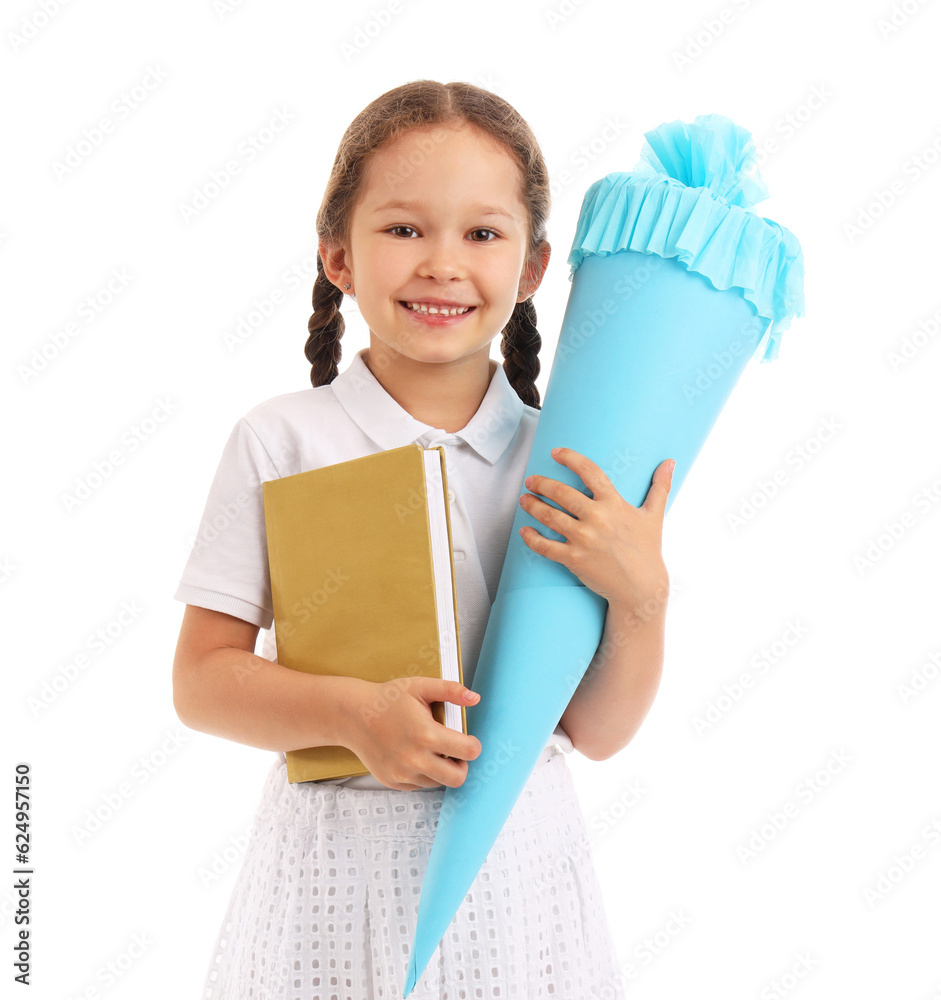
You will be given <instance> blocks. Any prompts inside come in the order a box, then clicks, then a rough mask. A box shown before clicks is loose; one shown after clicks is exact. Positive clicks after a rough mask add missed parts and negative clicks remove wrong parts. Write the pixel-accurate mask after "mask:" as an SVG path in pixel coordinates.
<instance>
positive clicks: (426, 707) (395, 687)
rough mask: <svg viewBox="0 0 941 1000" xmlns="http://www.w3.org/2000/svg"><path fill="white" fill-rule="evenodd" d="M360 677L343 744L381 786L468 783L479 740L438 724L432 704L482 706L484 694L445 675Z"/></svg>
mask: <svg viewBox="0 0 941 1000" xmlns="http://www.w3.org/2000/svg"><path fill="white" fill-rule="evenodd" d="M357 680H359V682H360V683H359V684H358V685H357V687H356V689H355V691H354V694H353V697H352V699H351V702H350V703H349V705H348V710H347V720H348V729H347V738H346V741H345V742H344V744H343V745H344V746H346V747H347V748H349V749H350V750H352V751H353V753H355V754H356V756H357V757H359V759H360V760H361V761H362V762H363V764H365V765H366V767H368V768H369V773H370V774H371V775H372V776H373V777H374V778H375V779H376V780H377V781H378V782H379V783H380V784H383V785H385V786H386V787H387V788H394V789H395V790H396V791H406V792H411V791H414V790H415V789H416V788H437V787H438V786H439V785H447V786H448V787H449V788H457V787H458V786H459V785H463V784H464V780H465V779H466V778H467V762H468V761H469V760H476V759H477V757H479V756H480V751H481V746H480V740H478V739H477V737H476V736H471V735H470V734H469V733H461V732H458V731H457V730H454V729H449V728H448V727H447V726H443V725H441V723H439V722H436V721H435V718H434V716H433V715H432V714H431V706H432V704H434V703H435V702H438V701H441V702H444V701H450V702H453V703H454V704H455V705H464V707H465V708H466V707H469V706H470V705H476V704H478V703H479V700H480V695H478V694H477V693H476V692H473V691H471V690H470V688H468V687H465V686H464V685H463V684H460V683H459V682H458V681H447V680H442V679H441V678H440V677H396V678H394V679H393V680H390V681H382V682H378V681H367V680H365V679H363V678H357ZM467 694H470V695H471V697H470V698H467V697H465V695H467ZM453 758H456V759H453Z"/></svg>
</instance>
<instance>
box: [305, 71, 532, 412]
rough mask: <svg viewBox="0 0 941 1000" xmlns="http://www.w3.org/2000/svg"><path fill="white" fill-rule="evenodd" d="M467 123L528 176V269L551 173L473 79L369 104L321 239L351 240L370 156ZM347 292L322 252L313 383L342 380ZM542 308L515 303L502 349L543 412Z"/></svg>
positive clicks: (512, 113) (335, 175)
mask: <svg viewBox="0 0 941 1000" xmlns="http://www.w3.org/2000/svg"><path fill="white" fill-rule="evenodd" d="M462 123H467V124H470V125H473V126H475V127H476V128H478V129H480V130H481V131H482V132H484V133H486V134H488V135H489V136H491V137H492V138H493V139H494V140H496V141H497V142H498V143H500V144H501V145H502V146H503V147H504V148H505V149H506V150H507V152H508V153H509V154H510V155H511V156H512V157H513V158H514V159H515V160H516V161H517V163H518V164H519V166H520V173H521V176H522V191H521V198H522V201H523V203H524V204H525V205H526V206H527V208H528V210H529V247H528V252H527V266H529V265H530V264H532V263H533V262H534V260H535V258H536V256H537V254H538V252H539V250H540V247H541V245H542V244H543V243H544V242H545V240H546V221H547V219H548V216H549V204H550V197H549V177H548V172H547V170H546V165H545V162H544V160H543V157H542V152H541V150H540V148H539V144H538V142H537V141H536V138H535V136H534V135H533V133H532V131H531V129H530V128H529V126H528V125H527V124H526V122H525V121H524V120H523V118H522V117H521V116H520V115H519V113H518V112H517V111H516V110H515V109H514V108H513V107H512V106H511V105H510V104H508V103H507V102H506V101H504V100H503V99H502V98H501V97H498V96H497V95H496V94H493V93H491V92H490V91H489V90H483V89H481V88H480V87H475V86H474V85H473V84H470V83H462V82H458V83H439V82H438V81H437V80H413V81H411V82H409V83H405V84H403V85H402V86H400V87H396V88H395V89H393V90H389V91H387V92H386V93H385V94H382V95H381V96H380V97H377V98H376V100H374V101H373V102H372V103H371V104H369V105H367V106H366V107H365V108H364V109H363V110H362V111H361V112H360V113H359V114H358V115H357V116H356V118H354V119H353V121H352V123H351V124H350V126H349V128H347V130H346V132H345V134H344V135H343V138H342V140H341V141H340V146H339V149H338V150H337V155H336V159H335V160H334V162H333V169H332V170H331V172H330V178H329V180H328V182H327V189H326V192H325V194H324V198H323V201H322V203H321V205H320V210H319V211H318V213H317V233H318V236H319V239H320V240H321V241H322V242H324V243H326V244H328V245H333V246H339V245H340V244H342V243H346V242H347V241H348V237H349V231H350V221H351V218H352V215H353V208H354V206H355V204H356V201H357V196H358V194H359V187H360V184H361V181H362V178H363V176H364V174H365V170H366V165H367V163H368V161H369V157H370V156H371V155H372V154H373V153H375V152H376V151H377V150H379V149H380V148H381V147H382V146H383V145H384V144H385V143H388V142H392V141H393V140H395V139H397V138H398V137H399V136H401V135H403V134H404V133H406V132H407V131H409V130H410V129H413V128H430V127H432V126H446V125H453V126H458V127H459V126H460V125H461V124H462ZM342 302H343V291H342V290H341V289H340V288H338V287H337V286H336V285H335V284H334V283H333V282H332V281H331V280H330V279H329V278H328V277H327V276H326V274H325V273H324V269H323V261H322V260H321V257H320V254H319V253H318V254H317V278H316V280H315V281H314V291H313V307H314V312H313V315H312V316H311V317H310V320H309V321H308V323H307V329H308V333H309V336H308V338H307V343H306V344H305V345H304V354H305V356H306V357H307V360H308V361H309V362H310V363H311V370H310V381H311V385H313V386H315V387H316V386H320V385H327V384H329V383H330V382H332V381H333V380H334V378H336V376H337V374H338V367H337V366H338V364H339V361H340V356H341V350H340V338H341V337H342V336H343V330H344V320H343V316H342V314H341V313H340V305H341V303H342ZM541 346H542V339H541V338H540V336H539V332H538V331H537V330H536V309H535V307H534V306H533V300H532V296H530V297H529V298H528V299H526V300H525V301H523V302H517V303H516V308H515V309H514V310H513V314H512V315H511V316H510V319H509V322H508V323H507V325H506V327H505V328H504V329H503V331H502V338H501V340H500V351H501V353H502V354H503V369H504V371H505V372H506V377H507V380H508V381H509V383H510V385H511V386H513V388H514V389H515V390H516V392H517V394H518V395H519V397H520V399H522V401H523V402H524V403H526V404H528V405H529V406H533V407H535V408H537V409H539V390H538V389H537V388H536V376H537V375H538V374H539V348H540V347H541Z"/></svg>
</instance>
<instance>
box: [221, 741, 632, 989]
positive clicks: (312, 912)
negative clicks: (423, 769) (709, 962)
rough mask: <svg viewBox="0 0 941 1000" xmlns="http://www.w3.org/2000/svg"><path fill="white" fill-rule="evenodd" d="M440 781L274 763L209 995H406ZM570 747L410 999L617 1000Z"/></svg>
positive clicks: (520, 812) (550, 765)
mask: <svg viewBox="0 0 941 1000" xmlns="http://www.w3.org/2000/svg"><path fill="white" fill-rule="evenodd" d="M444 795H445V788H444V787H443V786H439V787H437V788H426V789H419V790H416V791H410V792H407V791H396V790H395V789H392V788H389V789H382V790H379V789H353V788H345V787H343V786H342V785H335V784H329V783H327V784H324V783H320V782H299V783H296V784H290V783H289V782H288V780H287V768H286V765H285V763H284V758H283V756H280V755H279V756H278V757H277V758H276V759H275V762H274V764H273V765H272V767H271V771H270V772H269V774H268V778H267V780H266V782H265V786H264V789H263V792H262V797H261V802H260V804H259V806H258V810H257V813H256V817H255V823H254V827H253V830H252V832H251V835H250V838H249V843H248V847H247V849H246V855H245V858H244V861H243V864H242V868H241V870H240V871H239V874H238V876H237V878H236V883H235V886H234V889H233V892H232V897H231V899H230V901H229V905H228V909H227V911H226V914H225V918H224V919H223V923H222V928H221V930H220V932H219V936H218V939H217V941H216V945H215V949H214V951H213V955H212V958H211V961H210V964H209V971H208V975H207V977H206V983H205V989H204V991H203V998H204V1000H379V998H382V1000H401V997H402V993H403V990H404V987H405V976H406V970H407V968H408V957H409V952H410V949H411V945H412V936H413V934H414V930H415V924H416V921H417V915H418V901H419V896H420V893H421V882H422V877H423V875H424V872H425V868H426V866H427V863H428V855H429V854H430V852H431V846H432V843H433V841H434V835H435V829H436V827H437V823H438V812H439V810H440V808H441V803H442V801H443V799H444ZM624 996H625V994H624V988H623V976H622V975H621V972H620V970H619V968H618V964H617V957H616V954H615V950H614V943H613V941H612V939H611V934H610V930H609V927H608V923H607V918H606V914H605V911H604V905H603V901H602V897H601V891H600V888H599V884H598V880H597V876H596V873H595V868H594V860H593V857H592V852H591V846H590V842H589V838H588V829H587V826H586V823H585V818H584V815H583V813H582V810H581V806H580V804H579V801H578V796H577V792H576V789H575V786H574V783H573V781H572V775H571V772H570V771H569V769H568V766H567V764H566V761H565V754H563V753H561V752H558V751H557V748H556V747H550V748H548V749H547V750H546V751H544V753H543V756H542V758H541V760H540V761H539V763H538V764H537V765H536V767H535V769H534V770H533V773H532V775H531V776H530V778H529V781H528V782H527V784H526V786H525V787H524V789H523V791H522V793H521V795H520V797H519V799H518V801H517V803H516V806H515V807H514V809H513V812H512V813H511V814H510V816H509V818H508V819H507V821H506V823H505V824H504V827H503V829H502V830H501V832H500V835H499V836H498V838H497V840H496V841H495V843H494V845H493V847H492V848H491V850H490V853H489V854H488V856H487V860H486V861H485V862H484V864H483V866H482V867H481V869H480V871H479V872H478V874H477V877H476V878H475V880H474V882H473V884H472V885H471V888H470V890H469V891H468V893H467V895H466V896H465V898H464V900H463V902H462V903H461V906H460V907H459V909H458V911H457V913H456V915H455V917H454V919H453V920H452V921H451V924H450V926H449V928H448V931H447V933H446V934H445V936H444V938H443V939H442V941H441V943H440V944H439V945H438V947H437V949H436V950H435V952H434V954H433V955H432V958H431V960H430V961H429V963H428V965H427V966H426V968H425V970H424V972H423V973H422V975H421V977H420V978H419V980H418V982H417V983H416V985H415V988H414V990H413V991H412V993H411V994H410V1000H412V998H414V1000H431V998H434V1000H458V998H467V1000H471V998H478V997H486V998H488V1000H489V998H500V1000H504V998H505V1000H509V998H517V1000H569V998H571V1000H586V998H588V997H592V998H597V1000H623V998H624Z"/></svg>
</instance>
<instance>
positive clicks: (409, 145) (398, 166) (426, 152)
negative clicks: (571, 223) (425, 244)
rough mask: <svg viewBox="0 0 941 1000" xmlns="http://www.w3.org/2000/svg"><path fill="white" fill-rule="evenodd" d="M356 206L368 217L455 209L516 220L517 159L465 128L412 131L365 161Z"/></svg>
mask: <svg viewBox="0 0 941 1000" xmlns="http://www.w3.org/2000/svg"><path fill="white" fill-rule="evenodd" d="M359 201H360V203H361V205H362V207H363V208H364V209H366V210H367V211H369V212H376V211H377V210H378V209H380V207H382V206H386V207H388V208H389V209H390V210H391V209H392V208H393V207H395V206H399V207H405V206H408V207H410V208H412V209H417V208H419V207H422V206H423V207H427V208H434V207H439V206H440V207H453V206H455V205H460V206H469V207H473V208H475V210H485V211H487V210H489V211H491V212H493V211H498V212H500V211H502V212H506V213H508V214H510V215H511V216H512V217H513V218H515V219H517V220H519V219H520V217H521V216H522V214H523V212H524V211H525V205H524V203H523V200H522V172H521V170H520V166H519V163H518V162H517V160H516V158H515V157H514V156H513V154H512V153H511V152H510V151H509V150H508V149H507V148H506V147H505V146H503V145H502V144H501V143H499V142H497V141H496V140H495V139H493V138H492V137H491V136H490V135H488V134H487V133H485V132H482V131H481V130H480V129H478V128H476V127H475V126H472V125H468V124H465V125H463V126H461V127H459V128H455V127H453V126H437V127H435V128H421V129H411V130H409V131H408V132H406V133H405V134H404V135H401V136H398V137H397V138H396V139H394V140H392V141H391V142H389V143H386V145H385V146H383V147H382V148H381V149H380V150H378V151H377V152H376V153H375V154H373V156H371V157H370V160H369V163H368V165H367V168H366V171H365V174H364V177H363V184H362V187H361V190H360V198H359Z"/></svg>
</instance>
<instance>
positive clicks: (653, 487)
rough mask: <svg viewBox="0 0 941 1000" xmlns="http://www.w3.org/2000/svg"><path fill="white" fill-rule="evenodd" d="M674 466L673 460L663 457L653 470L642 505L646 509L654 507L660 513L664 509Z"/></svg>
mask: <svg viewBox="0 0 941 1000" xmlns="http://www.w3.org/2000/svg"><path fill="white" fill-rule="evenodd" d="M675 468H676V462H675V460H674V459H672V458H665V459H664V460H663V461H662V462H661V463H660V464H659V465H658V466H657V468H656V469H655V470H654V474H653V478H652V479H651V481H650V489H648V490H647V496H646V497H645V499H644V507H646V508H647V509H648V510H651V509H655V510H657V511H658V512H660V513H662V512H663V511H665V510H666V506H667V500H668V499H669V496H670V489H671V487H672V486H673V470H674V469H675Z"/></svg>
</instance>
